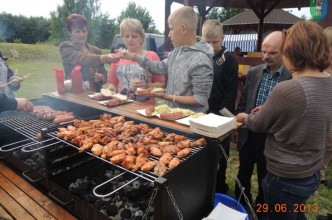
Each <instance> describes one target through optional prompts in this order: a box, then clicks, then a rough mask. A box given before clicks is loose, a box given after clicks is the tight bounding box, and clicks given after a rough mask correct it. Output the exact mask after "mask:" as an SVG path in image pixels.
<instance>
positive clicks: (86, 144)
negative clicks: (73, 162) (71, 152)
mask: <svg viewBox="0 0 332 220" xmlns="http://www.w3.org/2000/svg"><path fill="white" fill-rule="evenodd" d="M93 144H94V143H93V140H92V139H91V138H85V139H84V140H83V141H81V142H80V148H79V151H80V152H82V151H87V150H90V149H91V148H92V146H93Z"/></svg>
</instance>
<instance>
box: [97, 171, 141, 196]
mask: <svg viewBox="0 0 332 220" xmlns="http://www.w3.org/2000/svg"><path fill="white" fill-rule="evenodd" d="M125 173H127V172H123V173H120V174H119V175H117V176H115V177H113V178H111V179H109V180H107V181H105V182H103V183H102V184H99V185H98V186H96V187H95V188H94V189H93V194H94V195H95V196H97V197H100V198H104V197H107V196H110V195H112V194H114V193H115V192H117V191H119V190H120V189H122V188H123V187H125V186H127V185H128V184H130V183H132V182H134V181H135V180H137V179H138V177H136V178H134V179H132V180H130V181H129V182H127V183H126V184H123V185H122V186H120V187H118V188H117V189H115V190H113V191H112V192H110V193H108V194H98V193H96V191H97V190H98V189H99V188H100V187H102V186H104V185H105V184H107V183H109V182H111V181H112V180H114V179H116V178H118V177H119V176H122V175H124V174H125Z"/></svg>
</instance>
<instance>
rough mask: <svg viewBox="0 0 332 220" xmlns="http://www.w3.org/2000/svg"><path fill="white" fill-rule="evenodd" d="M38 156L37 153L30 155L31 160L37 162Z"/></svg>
mask: <svg viewBox="0 0 332 220" xmlns="http://www.w3.org/2000/svg"><path fill="white" fill-rule="evenodd" d="M39 156H40V154H39V153H35V154H32V155H31V159H33V160H37V159H38V158H39Z"/></svg>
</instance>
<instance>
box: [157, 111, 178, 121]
mask: <svg viewBox="0 0 332 220" xmlns="http://www.w3.org/2000/svg"><path fill="white" fill-rule="evenodd" d="M160 118H162V119H166V120H170V121H174V120H177V119H180V118H183V113H182V112H172V113H166V112H165V113H160Z"/></svg>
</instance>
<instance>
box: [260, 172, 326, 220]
mask: <svg viewBox="0 0 332 220" xmlns="http://www.w3.org/2000/svg"><path fill="white" fill-rule="evenodd" d="M319 183H320V173H319V171H317V172H316V173H315V174H314V175H312V176H310V177H305V178H298V179H289V178H283V177H278V176H276V175H273V174H271V173H269V172H268V173H267V174H266V176H265V178H264V179H263V192H264V197H265V203H266V204H267V205H268V211H267V215H268V220H281V219H282V220H306V219H307V218H306V217H305V211H304V212H301V211H299V206H301V205H302V206H303V205H304V204H305V203H306V201H307V199H308V198H309V197H310V196H311V195H313V194H314V193H315V191H316V190H317V188H318V186H319ZM308 205H312V204H308Z"/></svg>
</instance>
